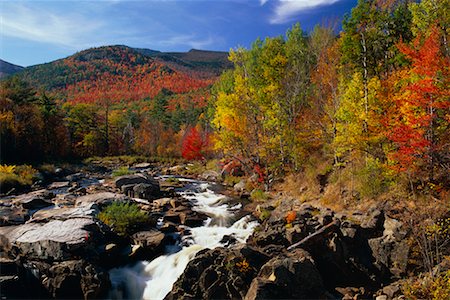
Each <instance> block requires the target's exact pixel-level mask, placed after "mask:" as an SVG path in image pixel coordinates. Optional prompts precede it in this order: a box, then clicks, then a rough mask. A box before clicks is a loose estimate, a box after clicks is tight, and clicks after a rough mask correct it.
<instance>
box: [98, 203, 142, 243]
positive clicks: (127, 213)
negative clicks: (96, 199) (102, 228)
mask: <svg viewBox="0 0 450 300" xmlns="http://www.w3.org/2000/svg"><path fill="white" fill-rule="evenodd" d="M98 217H99V219H100V220H101V221H102V222H103V223H105V224H107V225H108V226H110V227H111V228H112V229H113V230H114V231H115V232H117V234H118V235H120V236H126V235H129V234H132V233H133V232H134V231H136V229H137V228H139V226H141V225H143V224H145V223H147V222H148V215H147V213H145V212H144V211H142V210H140V208H139V207H138V206H137V205H136V204H134V203H128V202H113V203H112V204H111V205H109V206H107V207H106V208H105V209H104V210H103V211H102V212H101V213H100V214H99V215H98Z"/></svg>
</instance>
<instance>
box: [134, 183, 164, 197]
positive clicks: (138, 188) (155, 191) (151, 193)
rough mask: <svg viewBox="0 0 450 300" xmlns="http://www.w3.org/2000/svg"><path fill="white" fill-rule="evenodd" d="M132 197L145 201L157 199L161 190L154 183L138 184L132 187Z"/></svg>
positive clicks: (157, 184)
mask: <svg viewBox="0 0 450 300" xmlns="http://www.w3.org/2000/svg"><path fill="white" fill-rule="evenodd" d="M133 192H134V197H136V198H142V199H147V200H152V199H157V198H158V197H159V196H160V194H161V190H160V188H159V183H158V182H157V181H154V182H153V183H151V184H149V183H139V184H136V185H135V186H134V187H133Z"/></svg>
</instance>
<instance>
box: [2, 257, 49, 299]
mask: <svg viewBox="0 0 450 300" xmlns="http://www.w3.org/2000/svg"><path fill="white" fill-rule="evenodd" d="M36 275H37V277H36ZM39 277H40V276H39V274H38V273H33V272H31V271H30V270H27V269H26V268H24V267H23V266H22V264H21V263H20V261H19V260H18V259H8V258H0V297H1V299H33V298H34V299H36V298H38V299H49V298H50V294H49V293H48V291H47V290H46V289H45V288H44V287H43V286H42V284H41V282H40V278H39Z"/></svg>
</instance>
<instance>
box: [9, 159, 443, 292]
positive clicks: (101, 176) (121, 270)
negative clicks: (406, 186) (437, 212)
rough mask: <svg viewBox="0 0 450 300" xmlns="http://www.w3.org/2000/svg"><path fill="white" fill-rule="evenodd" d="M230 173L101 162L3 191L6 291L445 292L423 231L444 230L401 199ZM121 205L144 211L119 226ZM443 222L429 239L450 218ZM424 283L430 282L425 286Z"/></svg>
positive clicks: (439, 271) (441, 232) (430, 232)
mask: <svg viewBox="0 0 450 300" xmlns="http://www.w3.org/2000/svg"><path fill="white" fill-rule="evenodd" d="M124 169H126V172H125V173H127V174H125V175H122V176H116V177H113V176H112V174H113V171H115V170H122V171H123V170H124ZM194 170H195V171H196V172H194ZM198 170H201V172H199V171H198ZM75 171H76V172H75ZM186 171H187V172H186ZM188 172H190V174H187V173H188ZM128 173H130V174H128ZM180 174H183V176H191V178H190V179H188V178H186V177H181V176H179V175H180ZM194 178H195V179H194ZM232 179H233V180H235V182H233V181H232V180H230V181H229V182H228V183H229V184H230V186H229V187H228V188H227V187H225V186H223V185H220V184H215V183H214V182H215V181H219V180H220V181H222V180H223V179H222V178H220V172H218V171H215V170H207V169H206V170H205V168H198V167H197V166H195V165H188V164H180V165H176V166H172V165H163V164H152V163H136V164H134V165H127V166H126V167H125V168H123V166H122V168H121V166H120V165H118V164H112V165H108V166H107V167H105V166H103V165H102V164H101V163H97V164H96V163H93V164H90V165H86V166H83V167H82V168H78V167H75V168H73V169H72V170H71V169H70V168H65V169H63V168H61V171H59V172H58V173H57V174H55V176H54V177H52V180H51V181H49V182H46V183H43V184H42V186H38V185H36V186H34V189H37V190H35V191H32V192H30V193H26V194H21V195H16V196H6V197H2V198H1V199H0V203H1V205H0V216H1V218H0V220H1V226H0V241H1V249H2V254H1V261H0V263H1V268H0V269H1V274H0V279H1V287H2V289H1V293H2V297H4V298H6V299H13V298H39V297H40V298H67V297H69V298H77V299H81V298H105V297H109V298H114V299H122V298H144V299H154V298H159V299H162V298H164V297H166V298H168V299H175V298H176V299H178V298H204V299H210V298H245V299H260V298H308V299H311V298H312V299H316V298H321V299H327V298H330V299H335V298H343V299H360V298H364V299H366V298H377V297H378V298H377V299H404V298H405V295H406V297H410V298H411V297H412V296H416V297H418V296H417V295H419V296H420V294H417V291H418V290H419V291H421V292H422V295H426V293H427V292H428V293H431V292H432V291H433V284H434V285H436V287H434V290H437V291H438V292H439V293H441V294H438V296H442V295H444V296H445V293H446V291H447V290H445V288H446V286H445V281H444V283H442V282H441V280H445V278H446V277H445V276H447V275H446V274H449V273H450V271H449V270H450V268H449V265H450V264H449V263H448V260H446V259H445V257H444V259H442V262H441V263H440V264H439V265H430V266H429V267H430V268H431V271H432V272H433V274H434V277H432V278H431V279H430V278H428V277H426V276H427V275H418V274H419V272H420V271H423V270H425V269H424V268H423V266H424V265H423V254H424V253H420V252H418V249H417V247H418V246H420V244H417V241H416V240H415V238H416V237H417V236H420V234H421V233H422V232H421V231H420V230H424V232H425V233H427V232H428V234H433V232H432V231H430V228H427V227H424V228H419V227H416V228H413V227H412V226H413V224H409V223H408V220H407V219H406V218H405V213H404V212H403V211H399V206H398V203H395V202H386V201H384V202H378V203H377V202H372V203H370V204H366V206H365V207H356V206H355V207H354V208H353V209H352V208H349V207H348V206H347V207H346V208H345V209H336V208H335V207H334V208H333V209H330V208H329V207H327V206H326V205H325V204H326V203H323V202H322V201H320V199H312V201H309V202H305V201H304V199H302V197H292V195H291V194H290V193H289V191H288V190H287V189H286V190H281V191H280V190H278V191H276V192H272V193H264V192H262V191H258V190H257V192H255V191H249V190H248V187H251V180H252V178H245V177H232ZM237 179H238V180H237ZM205 180H210V181H209V183H208V182H207V181H205ZM231 186H233V188H231ZM278 188H280V187H278ZM226 195H227V196H228V197H226ZM112 203H119V204H123V205H125V206H127V207H128V206H135V207H137V209H138V210H139V211H140V212H142V213H144V214H145V220H144V221H139V222H134V223H133V222H131V223H130V224H125V225H126V226H125V225H124V226H125V227H123V228H125V229H123V230H119V226H118V223H117V222H118V221H117V220H120V219H127V218H128V217H127V218H122V217H124V216H123V215H120V216H119V219H115V220H116V221H112V222H111V220H112V219H108V218H105V217H104V214H105V213H106V212H107V211H108V208H111V207H112V206H113V205H112ZM102 214H103V216H102ZM411 217H414V216H412V215H411ZM113 220H114V219H113ZM127 220H128V219H127ZM131 220H132V219H131ZM443 220H445V219H443ZM115 222H116V223H115ZM127 226H128V227H127ZM445 226H447V227H445ZM120 228H122V227H120ZM442 228H443V229H439V228H437V229H436V231H435V235H434V236H433V235H430V236H428V238H430V237H432V238H436V239H437V238H438V237H439V238H441V237H442V234H446V233H445V232H446V231H445V228H448V223H443V224H442ZM427 230H428V231H427ZM437 234H441V235H440V236H437ZM426 237H427V236H426ZM426 241H427V240H426ZM438 241H439V242H440V243H441V242H442V244H439V246H441V247H444V246H445V244H443V243H444V242H445V241H444V240H440V239H439V240H438ZM419 242H420V241H419ZM445 249H447V250H448V248H443V249H442V248H440V249H437V250H439V251H440V255H442V256H444V255H445ZM435 250H436V249H434V248H430V250H429V251H435ZM434 253H435V252H431V254H434ZM425 254H427V253H425ZM429 254H430V253H429ZM169 278H170V279H169ZM420 280H421V281H422V282H424V283H426V284H428V285H426V286H422V287H419V288H418V287H415V286H414V284H416V282H417V281H420ZM439 284H440V285H439ZM155 286H157V287H158V288H155ZM427 289H428V290H427ZM414 293H416V294H414ZM411 295H412V296H411ZM419 298H420V297H419ZM435 299H440V298H439V297H435ZM442 299H445V298H442Z"/></svg>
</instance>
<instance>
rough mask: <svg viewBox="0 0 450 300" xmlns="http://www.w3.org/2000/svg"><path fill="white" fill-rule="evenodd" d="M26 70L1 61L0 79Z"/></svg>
mask: <svg viewBox="0 0 450 300" xmlns="http://www.w3.org/2000/svg"><path fill="white" fill-rule="evenodd" d="M23 69H24V68H23V67H21V66H17V65H14V64H11V63H9V62H7V61H4V60H2V59H0V78H3V77H6V76H8V75H12V74H15V73H17V72H20V71H22V70H23Z"/></svg>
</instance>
